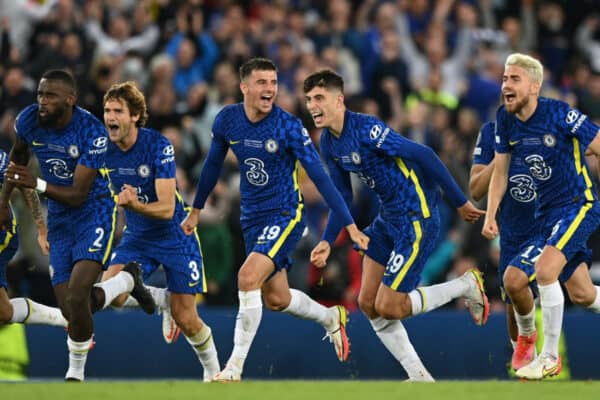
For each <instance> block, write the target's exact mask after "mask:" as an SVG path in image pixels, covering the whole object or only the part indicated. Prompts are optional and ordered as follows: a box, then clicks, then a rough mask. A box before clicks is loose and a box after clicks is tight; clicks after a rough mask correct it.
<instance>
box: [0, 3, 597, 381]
mask: <svg viewBox="0 0 600 400" xmlns="http://www.w3.org/2000/svg"><path fill="white" fill-rule="evenodd" d="M599 11H600V3H599V2H598V1H596V0H580V1H576V2H567V1H566V0H565V1H556V0H555V1H543V0H542V1H533V0H479V1H477V0H462V1H458V0H457V1H454V0H398V1H375V0H365V1H350V0H332V1H327V2H322V1H309V0H295V1H294V0H287V1H286V0H280V1H259V0H254V1H253V0H246V1H215V0H207V1H201V0H196V1H168V0H141V1H134V0H104V1H101V0H88V1H83V0H79V1H77V0H38V1H28V0H0V33H1V37H0V79H1V82H2V87H1V92H0V147H2V148H3V149H5V150H9V149H10V146H11V141H12V139H13V137H14V132H13V129H12V127H13V123H14V117H15V116H16V114H17V113H18V111H19V110H20V109H22V108H23V107H25V106H26V105H28V104H30V103H31V102H34V101H35V90H36V83H37V81H38V79H39V77H40V76H41V74H42V73H43V71H45V70H46V69H49V68H64V67H67V68H69V69H71V70H72V71H73V73H74V74H75V76H76V78H77V82H78V85H79V104H80V105H81V106H83V107H85V108H87V109H88V110H90V111H91V112H92V113H94V114H95V115H97V116H98V117H99V118H102V95H103V93H104V91H105V90H106V89H107V88H108V87H109V86H110V85H111V84H112V83H115V82H119V81H124V80H130V79H132V80H135V81H136V82H137V83H138V85H139V86H140V88H142V89H143V91H144V93H145V94H146V97H147V102H148V106H149V113H150V120H149V122H148V126H150V127H152V128H155V129H159V130H161V131H162V132H163V134H164V135H165V136H167V137H168V138H169V139H170V140H171V141H172V143H173V144H174V146H175V148H176V159H177V162H178V165H179V167H178V183H179V189H180V191H181V192H182V194H183V196H184V197H185V198H186V199H187V200H188V202H191V200H192V198H193V194H194V189H195V183H196V180H197V178H198V175H199V171H200V169H201V167H202V162H203V160H204V158H205V156H206V154H207V151H208V147H209V145H210V127H211V124H212V121H213V119H214V116H215V115H216V113H217V112H218V111H219V110H220V109H221V107H223V106H224V105H226V104H230V103H233V102H237V101H240V100H241V96H240V93H239V88H238V83H239V78H238V75H237V68H238V67H239V65H240V64H241V63H242V62H243V61H245V60H246V59H248V58H249V57H252V56H266V57H269V58H271V59H273V60H274V61H275V62H276V64H277V65H278V67H279V82H280V84H279V95H278V99H277V103H278V104H279V105H280V106H282V107H283V108H285V109H286V110H288V111H290V112H292V113H294V114H296V115H298V116H299V117H301V118H302V120H303V121H304V123H305V126H306V127H307V128H308V129H309V131H310V132H311V135H312V137H313V140H314V141H315V143H318V137H319V131H318V130H316V129H314V127H313V126H312V122H311V121H310V116H309V115H308V114H307V113H306V110H305V109H304V105H303V93H302V87H301V86H302V85H301V83H302V80H303V78H304V77H305V76H306V75H307V74H308V73H310V72H312V71H314V70H316V69H319V68H325V67H327V68H331V69H334V70H336V71H337V72H338V73H340V74H341V75H342V76H343V77H344V79H345V81H346V99H347V105H348V106H349V107H350V108H351V109H353V110H356V111H362V112H367V113H371V114H374V115H377V116H379V117H380V118H382V119H384V120H385V121H386V122H387V123H388V124H389V125H390V126H392V127H393V128H394V129H396V130H397V131H398V132H401V133H402V134H404V135H406V136H407V137H409V138H411V139H413V140H415V141H418V142H420V143H424V144H427V145H429V146H431V147H432V148H433V149H434V150H435V151H436V152H437V153H438V155H439V156H440V157H441V159H442V160H443V161H444V162H445V163H446V165H447V166H448V168H449V169H450V171H451V172H452V174H453V175H454V177H455V179H456V180H457V181H458V182H459V184H460V185H461V186H462V187H463V189H464V190H465V192H467V191H468V171H469V168H470V159H471V154H472V149H473V146H474V143H475V140H476V137H477V133H478V129H479V126H480V125H481V124H482V123H483V122H485V121H488V120H490V119H493V117H494V111H495V109H496V107H497V106H498V104H499V95H500V79H501V75H502V69H503V62H504V59H505V57H506V55H508V54H510V53H511V52H514V51H520V52H525V53H529V54H533V55H536V56H537V57H539V58H540V59H541V60H542V61H543V63H544V66H545V67H546V70H545V72H546V76H545V82H544V86H543V95H547V96H551V97H556V98H560V99H563V100H565V101H568V102H569V103H571V104H572V105H573V106H575V107H578V108H579V109H580V110H581V111H583V112H584V113H586V114H588V116H589V117H590V118H592V119H594V120H595V121H597V122H600V29H599V28H600V17H599V14H598V12H599ZM589 162H590V167H591V169H592V170H593V171H595V159H591V160H589ZM238 182H239V174H238V171H237V169H236V163H235V160H234V159H233V156H231V157H228V159H227V161H226V166H225V168H224V171H223V174H222V176H221V179H220V181H219V183H218V185H217V187H216V189H215V191H214V193H213V195H212V196H211V199H210V202H209V205H208V206H207V209H206V210H204V211H203V212H202V215H201V220H202V224H201V226H200V234H201V240H202V244H203V249H204V255H205V257H206V260H205V265H206V270H207V278H208V282H209V293H208V294H207V295H206V296H204V297H203V298H202V299H201V302H202V310H207V312H209V313H212V312H213V311H215V310H216V311H215V312H218V311H219V310H221V314H220V315H228V314H227V313H229V315H230V318H229V319H230V320H231V321H229V322H224V323H225V324H229V325H231V329H229V328H227V329H223V333H224V335H228V336H226V337H227V338H229V336H231V332H229V331H230V330H231V331H232V327H233V322H232V321H233V316H232V315H231V313H232V311H230V310H232V309H230V308H227V307H235V306H236V305H237V300H236V299H237V296H236V279H235V278H236V272H237V269H238V267H239V265H241V262H242V260H243V258H244V254H243V244H242V239H241V232H240V228H239V223H238V218H239V209H238V205H239V196H238V189H237V186H238ZM301 185H302V191H303V193H304V196H305V201H306V210H307V217H308V225H309V228H310V232H309V234H308V235H307V236H306V237H305V238H304V239H303V240H302V243H301V245H300V246H299V248H298V250H297V252H296V254H295V265H294V269H293V270H292V272H291V274H290V281H291V285H292V286H294V287H296V288H299V289H302V290H304V291H306V292H308V293H309V294H311V295H312V296H313V297H315V298H317V299H319V300H321V301H322V302H323V303H325V304H331V303H336V302H343V303H344V304H345V305H346V306H347V307H348V308H349V309H350V310H354V311H355V310H356V309H357V307H356V297H357V295H358V289H359V284H360V260H359V259H358V257H357V255H356V254H355V253H354V252H353V251H352V250H350V245H349V243H348V239H347V238H346V237H344V236H341V237H340V238H339V239H338V242H337V243H336V252H335V254H334V256H333V258H332V260H331V262H330V265H329V266H328V268H327V269H326V270H325V274H324V276H323V278H324V281H323V285H318V284H317V283H318V281H319V273H318V272H317V271H316V270H315V269H314V268H313V267H312V266H311V265H309V263H308V253H309V251H310V249H311V248H312V246H313V245H314V244H315V243H316V241H317V240H318V238H319V235H320V230H321V229H322V227H323V222H324V215H325V212H326V208H325V206H324V204H323V201H322V199H321V197H320V195H319V194H318V192H317V191H316V190H315V188H314V185H312V183H311V182H310V180H309V179H308V178H306V177H304V178H303V179H302V182H301ZM355 186H356V187H357V188H359V189H357V190H356V194H355V204H354V210H353V211H354V216H355V219H356V220H357V221H358V223H359V225H361V226H365V225H366V224H367V223H368V221H369V220H370V218H372V216H373V215H374V214H375V213H376V206H375V205H374V204H376V199H374V198H373V196H372V195H371V194H370V193H369V192H368V191H367V190H365V189H364V188H363V187H361V186H360V184H359V183H358V182H357V185H355ZM17 202H18V199H17ZM482 205H485V203H482ZM442 211H443V221H444V223H443V229H442V235H441V236H440V238H439V243H438V245H437V249H436V251H435V253H434V255H433V256H432V257H431V260H430V262H429V263H428V265H427V268H426V270H425V272H424V276H423V283H424V284H431V283H437V282H441V281H445V280H447V279H450V278H452V277H454V276H457V275H459V274H461V273H462V272H463V271H465V270H466V269H468V268H470V267H471V266H479V267H480V268H481V269H482V270H483V271H484V272H485V273H486V284H487V287H488V293H489V295H490V299H491V300H492V310H493V311H494V312H498V313H501V312H502V310H503V306H502V304H501V302H500V300H499V290H498V279H497V274H496V273H495V271H496V266H497V262H498V246H497V243H496V242H493V243H491V244H490V243H488V242H487V241H486V240H484V239H483V238H482V237H481V235H480V230H481V225H480V224H476V225H469V224H465V223H462V222H461V221H459V220H458V219H457V218H456V214H455V212H454V210H452V209H451V208H449V207H448V206H446V205H445V206H444V207H443V210H442ZM20 221H21V222H22V226H21V234H22V240H21V249H20V252H19V254H18V255H17V257H16V258H15V259H14V260H13V262H11V264H10V265H9V268H8V276H9V280H10V284H11V288H10V289H11V294H12V295H14V296H17V295H19V296H20V295H26V296H29V297H32V298H33V299H34V300H36V301H40V302H42V303H45V304H54V299H53V295H52V291H51V287H50V283H49V279H48V261H47V259H46V258H45V257H43V256H42V255H41V254H40V253H39V251H38V249H37V248H36V241H35V232H34V231H33V229H34V228H33V227H32V224H31V221H30V217H29V216H28V214H27V211H26V210H23V207H21V211H20ZM598 243H600V242H599V241H598V237H597V235H596V236H595V237H593V238H592V245H593V246H594V247H595V248H597V247H598ZM599 254H600V253H598V252H595V258H594V259H595V260H597V259H598V258H599V257H600V255H599ZM592 273H593V276H594V278H595V280H596V282H599V281H600V266H593V267H592ZM152 283H153V284H156V285H159V286H161V285H164V277H163V276H161V275H160V274H158V275H157V276H155V277H153V282H152ZM461 307H462V304H461V303H456V304H452V305H451V306H449V307H448V308H461ZM215 315H216V314H215ZM233 315H234V312H233ZM449 315H455V316H456V318H458V319H459V320H456V321H455V320H450V321H447V322H448V323H451V324H452V325H454V324H455V323H456V324H457V326H458V325H460V324H461V322H460V318H461V317H460V315H462V314H449ZM579 315H580V314H576V319H577V318H579ZM113 316H114V318H115V319H114V320H113V319H109V320H107V321H106V322H105V323H106V324H109V325H112V324H127V325H129V324H130V322H128V318H131V321H134V320H135V318H136V316H134V315H127V314H126V315H116V314H115V313H113V312H107V316H99V317H98V318H97V322H98V329H101V326H102V322H103V318H113ZM436 317H438V320H437V322H436ZM446 317H447V316H444V315H442V314H441V312H440V314H438V313H436V314H433V315H432V316H431V317H428V318H433V320H431V323H432V324H433V325H432V326H433V327H435V326H436V325H435V324H436V323H439V321H445V320H444V318H446ZM272 318H277V317H268V318H266V319H265V324H267V323H269V322H271V321H277V320H276V319H272ZM361 318H362V316H360V315H358V314H357V315H355V319H356V320H360V319H361ZM420 318H421V317H420ZM494 318H497V319H498V321H500V318H502V317H501V315H496V316H494ZM581 318H583V319H582V320H581V321H580V322H579V323H580V324H582V325H580V326H581V330H583V331H587V330H588V328H589V326H590V325H589V324H588V321H589V318H593V316H590V315H588V314H585V315H584V317H581ZM208 321H209V322H210V319H208ZM569 321H570V320H569V319H567V324H566V325H568V324H569ZM140 323H141V322H140ZM274 323H277V322H274ZM282 323H283V324H284V326H287V325H288V321H283V322H282ZM589 323H592V324H593V323H594V322H593V321H592V322H589ZM307 324H308V323H302V324H301V325H302V326H304V325H307ZM415 324H417V325H415V327H416V326H418V323H417V322H415ZM229 325H227V326H229ZM153 326H155V330H151V329H150V328H148V329H143V330H140V332H141V334H142V335H143V337H142V338H138V339H140V340H142V341H143V340H146V339H148V340H150V341H151V342H153V341H155V339H156V338H157V337H158V338H159V339H160V327H159V325H158V324H157V323H154V322H153ZM358 326H360V323H357V328H356V329H357V332H359V331H358V329H359V328H358ZM408 326H409V330H410V332H411V334H412V335H413V337H415V340H418V339H416V337H417V336H419V335H420V333H419V330H418V328H414V329H410V323H409V324H408ZM494 326H495V327H496V328H497V329H495V330H493V331H491V330H488V329H489V328H486V331H485V334H483V333H482V332H479V333H477V334H476V336H474V338H477V335H479V336H484V335H485V336H487V335H493V336H494V338H496V339H495V340H496V341H500V346H506V339H505V332H504V328H503V325H502V323H495V324H494ZM578 326H579V325H578ZM144 327H146V325H144ZM442 327H443V325H442ZM27 329H28V330H30V332H29V333H28V334H29V336H30V349H31V348H32V346H36V345H37V343H38V341H39V340H40V339H39V338H40V337H44V336H45V335H46V331H44V330H43V329H45V328H27ZM36 329H42V330H41V331H38V330H36ZM291 329H296V328H291ZM298 329H302V328H300V327H298ZM305 329H311V328H310V327H307V328H305ZM365 329H366V328H365ZM433 329H435V328H433ZM457 329H458V328H457ZM460 329H463V328H460ZM465 329H468V328H465ZM566 329H567V328H566ZM576 331H577V332H578V331H579V328H578V329H577V330H576ZM39 332H42V333H39ZM360 332H362V330H360ZM460 332H462V331H460ZM442 333H443V329H439V328H438V334H442ZM350 334H352V331H351V332H350ZM36 335H37V336H36ZM51 335H52V334H51ZM54 335H56V333H54ZM113 335H118V332H113ZM32 336H33V337H32ZM59 336H60V338H59V340H58V341H57V342H56V343H58V345H57V346H58V347H59V348H60V350H61V352H62V350H64V343H63V342H64V340H63V339H64V337H63V335H62V334H60V335H59ZM107 336H110V335H107ZM146 336H147V338H146ZM150 336H152V339H150ZM258 336H259V337H260V336H263V338H262V340H265V341H266V342H265V345H269V337H268V334H267V329H266V328H264V327H263V328H261V331H259V334H258ZM313 336H314V335H312V336H310V338H308V337H307V338H306V339H305V341H309V342H312V341H313V340H314V341H318V338H314V337H313ZM367 336H369V337H370V339H369V340H376V338H375V336H374V335H373V334H372V333H371V334H369V333H368V332H366V331H365V334H364V337H365V340H367V339H366V337H367ZM452 337H454V336H452ZM457 337H458V338H460V337H461V335H460V334H459V335H457ZM567 337H568V335H567ZM117 339H118V337H117V338H116V339H115V340H117ZM362 339H363V335H362V334H359V335H357V338H355V339H354V340H355V350H354V351H355V353H354V354H358V352H359V350H358V349H359V348H360V346H362V344H361V340H362ZM464 341H465V338H464V337H463V342H464ZM230 342H231V340H229V339H227V340H225V339H222V341H220V342H219V343H218V344H221V343H223V346H221V347H219V350H220V356H221V358H224V357H226V356H227V355H228V354H229V353H228V346H230ZM306 345H307V346H308V344H306ZM373 345H374V346H375V345H376V343H375V344H373ZM454 345H456V343H455V344H454ZM465 345H466V343H462V344H460V345H459V346H465ZM2 346H5V344H4V343H2ZM447 346H451V344H450V343H447V342H446V341H439V343H436V344H435V346H433V347H435V348H436V349H437V348H439V351H443V349H444V347H447ZM38 348H39V347H35V349H38ZM367 348H368V347H367ZM417 349H418V350H419V351H422V350H421V348H419V345H418V344H417ZM500 349H501V348H500ZM297 350H298V354H303V353H306V352H309V351H310V350H309V349H307V350H306V351H304V350H303V349H302V348H300V347H299V348H298V349H297ZM273 351H274V352H277V351H278V350H277V349H273ZM423 351H424V350H423ZM499 351H500V353H502V352H503V350H499ZM32 353H33V352H32ZM136 353H137V351H136V352H134V351H133V350H132V351H131V357H136V356H137V355H136ZM35 354H37V352H36V353H35ZM61 354H62V353H61ZM356 357H358V355H357V356H356ZM505 357H507V356H506V355H505ZM93 358H94V356H93V355H92V356H91V357H90V363H93ZM424 358H425V359H426V361H427V357H424ZM37 362H40V361H38V358H37V357H32V365H31V366H30V371H32V372H33V371H37V370H36V369H35V368H36V364H35V363H37ZM371 362H373V363H375V362H376V361H375V360H372V361H371ZM439 362H440V363H442V364H444V363H445V362H444V361H439ZM249 364H251V363H249ZM56 368H57V369H59V370H60V371H61V372H60V373H62V370H63V369H64V368H62V367H60V366H59V367H56ZM435 368H436V367H435V366H432V370H433V372H435ZM382 370H384V369H383V368H382ZM394 371H395V370H394ZM398 373H401V372H398ZM50 375H54V374H50ZM59 375H60V374H59ZM284 375H285V374H284ZM374 375H377V374H374ZM384 375H385V374H384ZM393 375H394V374H393V373H392V376H393ZM468 375H469V374H468V373H465V376H464V377H467V376H468ZM37 376H40V375H37ZM42 376H43V375H42ZM448 376H452V375H448ZM460 376H462V375H460Z"/></svg>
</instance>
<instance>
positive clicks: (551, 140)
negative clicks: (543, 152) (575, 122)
mask: <svg viewBox="0 0 600 400" xmlns="http://www.w3.org/2000/svg"><path fill="white" fill-rule="evenodd" d="M544 145H545V146H546V147H554V146H556V138H555V137H554V135H552V134H550V133H547V134H545V135H544Z"/></svg>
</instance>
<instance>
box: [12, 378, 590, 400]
mask: <svg viewBox="0 0 600 400" xmlns="http://www.w3.org/2000/svg"><path fill="white" fill-rule="evenodd" d="M599 393H600V382H596V381H577V382H564V381H556V382H553V381H552V380H548V381H544V382H518V381H502V382H500V381H441V382H437V383H435V384H423V383H421V384H418V383H406V382H402V381H251V380H250V381H244V382H242V383H234V384H217V383H211V384H203V383H200V382H195V381H176V380H172V381H88V382H85V383H83V384H78V383H70V384H65V383H62V382H47V381H40V382H27V383H14V384H13V383H0V398H1V399H2V400H27V399H32V400H34V399H35V400H44V399H49V400H71V399H72V400H114V399H126V400H155V399H156V400H170V399H201V400H229V399H244V400H254V399H256V400H270V399H277V400H296V399H297V400H321V399H323V400H355V399H356V400H375V399H386V400H387V399H407V400H421V399H422V400H437V399H440V400H452V399H465V400H513V399H533V400H538V399H540V400H554V399H556V400H559V399H560V400H571V399H574V400H586V399H598V398H600V397H599V396H600V395H599Z"/></svg>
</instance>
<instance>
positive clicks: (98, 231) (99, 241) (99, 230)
mask: <svg viewBox="0 0 600 400" xmlns="http://www.w3.org/2000/svg"><path fill="white" fill-rule="evenodd" d="M96 235H98V237H97V238H96V240H94V247H98V248H99V249H101V248H102V239H104V229H102V228H96Z"/></svg>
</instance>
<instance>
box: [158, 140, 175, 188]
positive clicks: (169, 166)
mask: <svg viewBox="0 0 600 400" xmlns="http://www.w3.org/2000/svg"><path fill="white" fill-rule="evenodd" d="M154 149H155V152H156V155H155V156H154V177H155V178H158V179H161V178H163V179H169V178H175V175H176V170H177V166H176V165H175V149H174V148H173V145H172V144H171V142H170V141H169V139H167V138H166V137H164V136H161V137H160V139H159V143H157V144H156V146H155V148H154Z"/></svg>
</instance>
